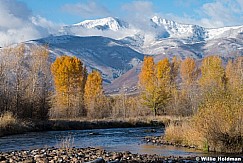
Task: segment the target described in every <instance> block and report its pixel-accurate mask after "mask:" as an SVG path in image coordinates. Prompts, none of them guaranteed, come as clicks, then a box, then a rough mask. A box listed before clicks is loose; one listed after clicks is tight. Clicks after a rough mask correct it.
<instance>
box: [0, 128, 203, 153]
mask: <svg viewBox="0 0 243 163" xmlns="http://www.w3.org/2000/svg"><path fill="white" fill-rule="evenodd" d="M150 131H153V132H150ZM163 133H164V128H154V127H139V128H112V129H93V130H69V131H47V132H30V133H26V134H19V135H12V136H6V137H1V138H0V151H2V152H6V151H14V150H28V149H35V148H43V147H60V146H62V143H63V142H67V144H68V145H71V146H74V147H76V148H84V147H98V148H99V147H100V148H103V149H105V150H107V151H130V152H132V153H139V154H158V155H161V156H171V155H173V156H202V155H206V154H205V153H203V152H200V151H196V150H194V149H187V148H177V147H173V146H155V145H151V144H147V143H146V142H144V141H143V138H144V137H145V136H159V135H162V134H163ZM65 140H66V141H65Z"/></svg>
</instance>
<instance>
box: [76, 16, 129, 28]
mask: <svg viewBox="0 0 243 163" xmlns="http://www.w3.org/2000/svg"><path fill="white" fill-rule="evenodd" d="M73 26H74V27H78V26H79V27H84V28H87V29H92V28H96V29H100V30H112V31H117V30H119V29H122V28H128V26H129V25H128V23H126V22H124V21H122V20H119V19H118V18H113V17H107V18H103V19H97V20H85V21H83V22H80V23H77V24H74V25H73Z"/></svg>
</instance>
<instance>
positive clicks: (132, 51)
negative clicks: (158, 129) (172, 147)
mask: <svg viewBox="0 0 243 163" xmlns="http://www.w3.org/2000/svg"><path fill="white" fill-rule="evenodd" d="M143 23H145V24H144V26H143V25H142V26H138V25H136V24H133V22H130V23H128V22H125V21H123V20H120V19H118V18H112V17H108V18H103V19H97V20H85V21H83V22H80V23H77V24H73V25H66V26H63V27H62V29H61V30H60V31H59V33H58V35H54V36H50V37H47V38H42V39H38V40H32V41H28V42H26V44H27V45H28V46H31V45H36V44H37V45H40V44H41V45H45V44H48V45H49V48H50V52H51V55H52V57H53V59H54V58H55V57H56V56H59V55H64V54H65V55H71V56H77V57H79V58H80V59H81V60H82V61H83V62H84V63H85V65H86V66H87V67H88V69H89V71H91V70H92V69H97V70H99V71H100V72H102V75H103V78H104V80H105V81H106V83H111V84H110V88H112V89H115V88H117V87H119V86H120V85H121V84H124V83H127V84H128V83H130V86H131V87H134V84H136V82H137V79H138V78H137V75H138V74H139V71H140V67H141V62H142V60H143V58H144V56H145V55H152V56H154V58H155V61H158V60H159V59H161V58H164V57H169V58H172V57H173V56H177V57H179V58H181V59H184V58H186V57H192V58H195V59H202V58H203V57H205V56H207V55H212V54H213V55H220V56H221V57H222V58H223V59H224V60H227V59H228V58H234V57H235V56H239V55H241V56H242V55H243V26H235V27H223V28H217V29H208V28H204V27H201V26H198V25H190V24H183V23H178V22H175V21H172V20H167V19H164V18H161V17H158V16H154V17H152V18H151V19H148V20H147V22H143Z"/></svg>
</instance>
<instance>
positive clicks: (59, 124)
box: [0, 117, 178, 137]
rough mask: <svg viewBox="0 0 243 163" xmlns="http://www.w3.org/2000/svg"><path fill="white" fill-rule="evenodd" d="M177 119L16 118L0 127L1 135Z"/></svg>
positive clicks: (143, 124)
mask: <svg viewBox="0 0 243 163" xmlns="http://www.w3.org/2000/svg"><path fill="white" fill-rule="evenodd" d="M171 121H178V120H177V119H169V118H157V119H154V120H152V118H145V117H143V118H134V119H131V118H127V119H99V120H46V121H21V120H16V121H15V122H14V123H9V124H8V125H6V126H5V127H3V128H0V137H3V136H7V135H13V134H22V133H26V132H41V131H64V130H86V129H106V128H131V127H150V126H160V127H165V125H166V124H167V123H169V122H171Z"/></svg>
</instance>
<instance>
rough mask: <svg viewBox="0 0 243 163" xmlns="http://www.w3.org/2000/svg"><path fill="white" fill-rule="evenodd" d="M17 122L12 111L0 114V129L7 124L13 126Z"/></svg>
mask: <svg viewBox="0 0 243 163" xmlns="http://www.w3.org/2000/svg"><path fill="white" fill-rule="evenodd" d="M16 124H17V120H16V118H15V117H14V115H13V113H11V112H5V113H3V114H2V115H1V116H0V129H5V128H7V127H9V126H14V125H16Z"/></svg>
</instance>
